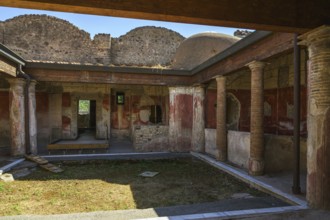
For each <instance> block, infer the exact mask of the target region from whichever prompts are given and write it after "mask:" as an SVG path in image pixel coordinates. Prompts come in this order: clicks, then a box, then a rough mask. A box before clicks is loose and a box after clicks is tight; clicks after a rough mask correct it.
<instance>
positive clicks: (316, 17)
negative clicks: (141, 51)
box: [0, 0, 330, 33]
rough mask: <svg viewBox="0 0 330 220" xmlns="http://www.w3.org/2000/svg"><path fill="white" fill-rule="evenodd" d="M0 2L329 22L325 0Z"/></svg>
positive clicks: (271, 23)
mask: <svg viewBox="0 0 330 220" xmlns="http://www.w3.org/2000/svg"><path fill="white" fill-rule="evenodd" d="M0 5H2V6H9V7H18V8H30V9H42V10H51V11H64V12H74V13H84V14H95V15H107V16H116V17H127V18H139V19H148V20H162V21H172V22H183V23H195V24H205V25H216V26H228V27H239V28H250V29H257V30H270V31H275V32H298V33H303V32H306V31H307V30H309V29H313V28H316V27H318V26H321V25H323V24H329V23H330V13H329V11H330V3H329V1H328V0H313V1H311V0H299V1H297V0H276V1H265V0H180V1H178V0H1V1H0Z"/></svg>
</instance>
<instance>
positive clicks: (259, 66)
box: [245, 60, 267, 70]
mask: <svg viewBox="0 0 330 220" xmlns="http://www.w3.org/2000/svg"><path fill="white" fill-rule="evenodd" d="M266 64H267V63H265V62H262V61H258V60H254V61H252V62H250V63H248V64H246V65H245V66H247V67H249V68H250V69H251V70H256V69H263V68H264V67H265V66H266Z"/></svg>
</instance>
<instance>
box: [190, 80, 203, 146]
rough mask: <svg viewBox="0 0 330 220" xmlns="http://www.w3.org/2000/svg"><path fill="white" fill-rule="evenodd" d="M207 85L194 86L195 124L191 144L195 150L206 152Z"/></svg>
mask: <svg viewBox="0 0 330 220" xmlns="http://www.w3.org/2000/svg"><path fill="white" fill-rule="evenodd" d="M204 99H205V87H204V86H203V85H198V86H196V87H194V94H193V125H192V137H191V145H192V149H193V151H196V152H205V115H204V114H205V113H204Z"/></svg>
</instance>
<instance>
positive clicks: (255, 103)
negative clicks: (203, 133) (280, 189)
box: [247, 61, 265, 176]
mask: <svg viewBox="0 0 330 220" xmlns="http://www.w3.org/2000/svg"><path fill="white" fill-rule="evenodd" d="M247 66H248V67H249V68H250V69H251V128H250V130H251V136H250V158H249V174H250V175H253V176H259V175H263V174H264V166H265V164H264V151H265V150H264V149H265V147H264V124H263V122H264V77H263V70H264V67H265V63H263V62H260V61H253V62H251V63H249V64H247Z"/></svg>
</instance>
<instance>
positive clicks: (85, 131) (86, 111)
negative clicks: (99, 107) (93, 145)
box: [78, 100, 96, 138]
mask: <svg viewBox="0 0 330 220" xmlns="http://www.w3.org/2000/svg"><path fill="white" fill-rule="evenodd" d="M78 135H79V136H81V135H89V136H93V137H94V138H95V135H96V100H79V102H78Z"/></svg>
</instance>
